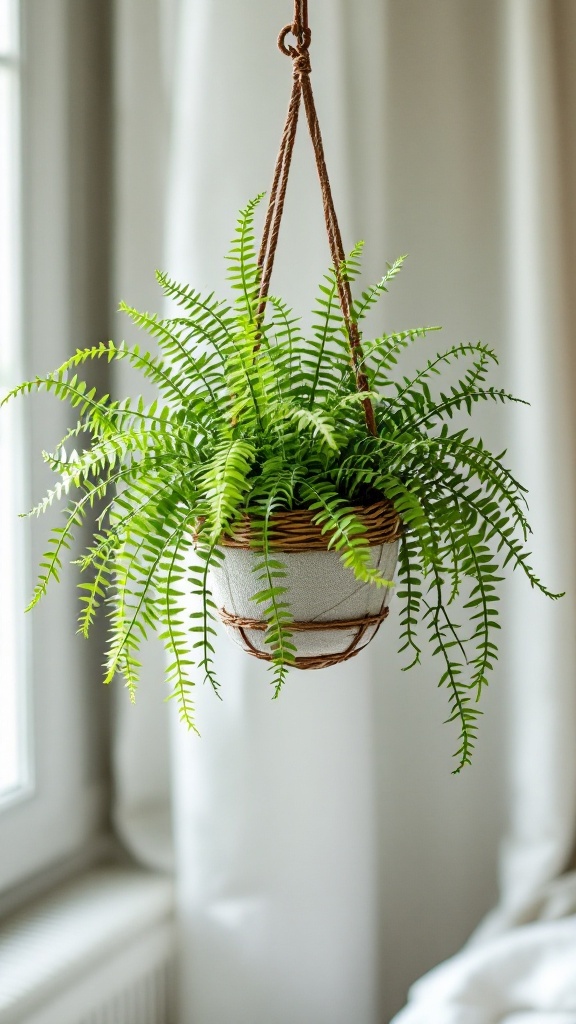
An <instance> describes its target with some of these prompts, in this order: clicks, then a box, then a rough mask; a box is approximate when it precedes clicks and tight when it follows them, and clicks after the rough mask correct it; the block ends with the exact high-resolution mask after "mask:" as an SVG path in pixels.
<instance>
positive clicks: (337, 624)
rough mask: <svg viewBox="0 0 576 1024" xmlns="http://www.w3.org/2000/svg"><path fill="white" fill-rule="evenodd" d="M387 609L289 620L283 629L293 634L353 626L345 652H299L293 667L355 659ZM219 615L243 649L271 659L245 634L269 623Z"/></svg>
mask: <svg viewBox="0 0 576 1024" xmlns="http://www.w3.org/2000/svg"><path fill="white" fill-rule="evenodd" d="M389 611H390V609H389V608H388V607H386V608H383V609H382V611H381V612H380V614H379V615H367V616H366V617H365V618H363V619H350V620H349V621H344V620H334V621H332V622H291V623H290V625H289V626H287V627H286V628H287V629H288V630H290V632H292V633H297V632H306V633H308V632H331V631H332V630H350V629H354V635H353V637H352V638H351V640H350V643H349V644H348V647H346V649H345V650H344V651H341V652H339V653H338V654H313V655H300V656H297V657H296V658H294V662H293V665H294V668H301V669H320V668H330V667H331V666H332V665H339V664H341V663H342V662H343V661H349V660H350V658H355V657H356V655H357V654H360V652H361V651H363V650H364V648H365V647H366V646H367V644H369V643H370V641H371V640H373V639H374V637H375V636H376V633H377V632H378V630H379V629H380V626H381V625H382V623H383V622H384V621H385V620H386V619H387V617H388V614H389ZM218 614H219V615H220V618H221V619H222V622H223V623H224V625H225V626H228V627H232V628H233V629H236V630H237V631H238V633H239V634H240V637H241V638H242V642H243V644H244V649H245V650H246V652H247V653H248V654H251V655H252V656H253V657H254V658H259V659H260V660H261V661H272V659H273V654H271V653H269V652H268V651H261V650H260V649H259V648H258V647H255V646H254V644H253V643H252V642H251V640H250V638H249V636H248V635H247V633H246V631H247V630H258V631H259V632H264V631H265V630H266V629H268V623H267V622H262V621H260V620H259V619H243V618H241V617H240V616H238V615H231V614H230V613H229V612H227V611H226V609H225V608H220V609H219V613H218ZM371 627H372V628H373V632H372V633H371V634H370V636H368V638H367V640H366V642H365V643H362V640H364V637H365V636H366V633H367V632H368V630H369V629H370V628H371Z"/></svg>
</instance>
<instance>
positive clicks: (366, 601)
mask: <svg viewBox="0 0 576 1024" xmlns="http://www.w3.org/2000/svg"><path fill="white" fill-rule="evenodd" d="M398 545H399V541H398V540H394V541H392V542H390V543H384V544H376V545H374V546H372V547H371V548H370V551H371V555H372V565H373V566H374V567H377V568H378V569H380V571H381V573H382V575H383V576H384V578H385V579H388V580H392V579H393V577H394V572H395V569H396V563H397V560H398ZM220 553H221V555H222V563H221V564H220V565H219V566H217V567H213V568H212V569H211V587H212V595H213V598H214V601H215V603H216V606H217V607H218V609H219V610H220V611H222V612H224V613H225V616H224V621H225V624H226V618H227V616H230V615H231V616H234V617H236V618H240V619H241V620H257V619H258V620H260V619H263V618H264V615H263V609H262V607H261V606H260V605H258V604H256V602H255V601H254V600H252V599H253V597H254V595H255V594H257V593H258V592H259V591H260V590H262V589H263V584H262V583H261V582H259V581H258V578H257V575H256V573H254V572H253V571H252V569H253V567H254V566H255V565H257V564H258V563H259V562H262V554H261V553H259V552H256V551H252V550H250V549H247V548H233V547H226V548H221V549H220ZM273 557H274V558H275V559H278V560H279V561H281V562H282V563H283V565H284V566H285V567H286V570H287V576H286V578H285V579H283V580H281V581H279V584H278V585H282V586H285V587H286V588H287V593H286V595H284V597H283V598H282V600H283V601H287V602H288V604H289V605H290V609H291V615H292V620H293V621H295V622H298V623H306V622H314V623H324V622H327V623H329V622H335V621H336V622H346V623H348V622H350V620H362V619H364V618H366V617H378V616H380V615H381V613H382V610H383V609H384V608H387V606H388V603H389V601H390V597H391V588H386V589H385V588H378V587H375V586H374V585H373V584H369V583H361V582H359V581H358V580H357V579H356V577H355V576H354V574H353V572H352V571H351V570H350V569H347V568H346V567H345V566H344V565H343V564H342V562H341V560H340V556H339V555H338V553H337V552H335V551H303V552H297V553H293V552H289V553H287V552H283V551H274V553H273ZM379 624H380V623H379V622H375V623H371V624H369V625H364V626H363V627H362V625H359V626H356V625H353V624H351V625H349V626H348V625H347V626H346V628H344V629H332V630H330V629H326V630H321V631H320V630H316V629H310V630H302V631H301V630H300V629H299V630H298V631H294V633H293V637H292V639H293V643H294V644H295V646H296V649H297V655H296V656H297V657H298V658H304V659H307V658H317V657H328V656H334V661H335V662H336V661H337V660H338V656H347V657H350V656H352V653H353V652H357V651H358V650H361V649H362V648H363V647H364V646H365V645H366V644H367V643H369V641H370V640H371V639H372V637H373V636H374V635H375V633H376V632H377V630H378V627H379ZM226 629H227V631H228V632H229V633H230V635H231V637H232V639H233V640H234V641H235V642H236V643H238V644H240V646H242V647H243V648H244V649H245V650H248V651H249V652H250V653H252V654H254V653H258V654H260V655H262V654H264V655H266V654H268V653H269V648H268V647H267V645H266V643H265V641H264V635H265V634H264V632H263V631H262V630H258V629H250V628H244V627H243V628H242V629H239V628H237V627H236V626H234V625H230V624H227V625H226ZM251 648H252V650H251ZM299 667H302V668H312V667H322V666H314V665H307V664H306V663H303V664H301V665H300V666H299Z"/></svg>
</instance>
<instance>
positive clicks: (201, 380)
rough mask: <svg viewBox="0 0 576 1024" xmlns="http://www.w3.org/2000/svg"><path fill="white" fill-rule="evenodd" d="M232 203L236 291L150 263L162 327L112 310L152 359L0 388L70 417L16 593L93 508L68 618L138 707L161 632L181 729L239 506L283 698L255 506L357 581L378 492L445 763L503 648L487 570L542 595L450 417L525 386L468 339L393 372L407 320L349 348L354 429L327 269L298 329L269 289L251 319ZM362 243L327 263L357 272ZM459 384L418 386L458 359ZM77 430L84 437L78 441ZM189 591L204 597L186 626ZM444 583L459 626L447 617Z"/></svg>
mask: <svg viewBox="0 0 576 1024" xmlns="http://www.w3.org/2000/svg"><path fill="white" fill-rule="evenodd" d="M260 198H261V197H258V199H256V200H254V201H253V202H251V203H250V204H249V205H248V206H247V208H246V209H245V210H243V211H242V212H241V214H240V217H239V221H238V224H237V229H236V233H235V236H234V240H233V243H232V247H231V250H230V253H229V276H230V281H231V285H232V289H233V291H234V293H235V295H234V299H233V301H231V302H226V301H223V300H221V299H218V298H216V297H215V296H214V295H213V294H211V295H208V296H204V295H201V294H200V293H199V292H197V291H195V290H193V289H192V288H189V287H181V286H180V285H178V284H176V283H175V282H174V281H172V280H170V279H169V278H168V277H167V276H166V275H165V274H161V273H159V274H158V275H157V277H158V281H159V284H160V285H161V287H162V289H163V291H164V293H165V295H166V296H167V297H168V298H169V299H171V300H172V301H173V302H174V303H175V304H177V315H174V316H171V317H169V318H167V319H162V318H160V317H158V316H156V315H149V314H147V313H139V312H138V311H137V310H135V309H131V308H130V307H128V306H126V305H122V307H121V308H122V309H123V310H124V311H125V312H126V313H127V314H128V316H129V317H130V318H131V319H132V320H133V321H134V323H135V324H137V325H138V327H140V328H142V329H143V330H144V331H145V332H147V333H148V334H149V335H151V336H152V337H153V338H154V339H156V342H157V349H158V353H159V354H152V353H151V352H149V351H147V350H146V349H143V348H141V347H139V346H135V345H133V346H129V345H126V344H120V345H116V344H115V343H114V342H112V341H110V342H108V343H103V344H100V345H97V346H95V347H92V348H85V349H82V350H78V351H77V352H76V354H75V355H73V356H72V358H70V359H68V360H67V361H66V362H65V363H64V364H63V365H62V366H60V367H59V368H58V369H57V370H55V371H54V372H52V373H48V374H46V375H45V376H44V377H36V378H35V379H34V380H31V381H27V382H24V383H22V384H20V385H19V386H18V387H15V388H14V389H13V390H12V391H11V392H10V393H9V394H8V395H6V396H5V397H4V399H3V403H2V404H4V403H5V402H7V401H9V400H11V399H12V398H14V397H15V396H17V395H21V394H26V393H29V392H33V391H47V392H51V393H52V394H54V395H55V396H56V397H57V398H58V399H61V400H62V401H64V402H67V403H69V404H70V406H72V408H74V409H75V410H76V414H77V417H78V419H77V423H76V425H75V426H74V427H73V428H72V429H70V430H69V431H68V433H67V435H66V437H65V438H63V440H62V441H61V442H60V443H59V444H58V445H57V447H56V450H55V451H54V452H53V453H48V452H45V453H44V459H45V460H46V462H47V463H48V464H49V466H50V467H51V469H52V470H53V471H54V473H55V474H56V476H57V482H56V484H55V486H54V487H53V489H51V490H50V491H49V492H48V493H47V495H46V496H45V497H44V498H43V500H42V501H41V502H40V503H39V504H38V505H37V506H36V507H35V508H33V509H32V510H31V512H30V513H28V514H29V515H39V514H40V513H41V512H44V511H46V510H47V509H48V508H49V507H50V506H51V505H52V504H53V503H54V502H56V501H58V500H60V499H64V501H65V502H66V508H65V521H64V525H62V526H60V527H58V528H57V529H55V530H54V531H53V533H52V535H51V538H50V541H49V545H48V548H47V551H46V553H45V555H44V557H43V560H42V564H41V569H40V576H39V579H38V583H37V585H36V588H35V590H34V594H33V597H32V600H31V602H30V605H29V607H30V608H31V607H33V606H34V605H35V604H36V603H37V602H38V601H39V600H40V598H41V597H42V596H43V595H44V594H45V592H46V589H47V587H48V585H49V583H50V581H51V580H58V577H59V573H60V570H61V567H62V560H63V558H64V557H65V556H66V554H67V552H68V551H69V549H70V547H71V543H72V540H73V536H74V533H75V531H76V530H77V528H78V527H79V526H80V525H81V524H82V522H83V521H84V519H85V517H86V515H87V513H88V512H89V510H90V509H91V508H93V507H94V506H97V508H98V516H97V520H96V522H97V527H96V529H95V531H94V533H93V536H92V538H91V541H90V544H89V546H88V548H87V550H86V551H85V553H84V554H83V555H82V557H81V558H80V559H79V565H80V569H81V582H80V583H79V587H80V595H81V610H80V620H79V628H80V631H81V632H82V633H84V634H85V635H88V633H89V630H90V627H91V625H92V623H93V622H94V618H95V615H96V613H97V609H98V607H99V606H100V605H101V604H103V603H105V604H106V606H107V609H108V616H109V640H108V648H107V655H106V668H105V681H106V682H110V681H111V680H112V678H113V677H114V676H115V675H116V673H120V674H121V675H122V676H123V678H124V680H125V683H126V685H127V687H128V689H129V691H130V696H131V698H132V699H134V695H135V693H136V688H137V684H138V675H139V669H140V664H139V660H138V655H139V647H140V645H141V642H142V640H143V639H144V638H145V637H146V636H147V635H148V633H149V632H151V631H154V630H156V631H158V632H159V634H160V637H161V639H162V641H163V642H164V645H165V647H166V651H167V652H168V659H169V664H168V669H167V673H168V680H169V682H170V686H171V693H172V696H173V697H174V698H175V699H176V700H177V701H178V704H179V709H180V715H181V717H182V719H183V720H184V721H185V722H186V724H187V725H188V726H189V727H190V728H192V729H196V724H195V718H194V706H193V700H192V691H193V687H194V685H195V684H196V682H197V681H198V680H199V679H200V680H208V681H209V682H210V683H211V685H212V686H213V687H214V689H215V690H216V692H218V687H219V683H218V679H217V678H216V675H215V671H214V664H213V656H214V639H215V616H216V608H215V605H214V602H213V600H212V597H211V593H210V569H211V567H212V566H214V565H217V564H218V562H219V560H220V559H221V557H222V553H221V549H220V548H219V543H218V542H219V539H220V537H221V536H222V534H223V533H226V532H228V531H230V530H232V529H233V527H234V524H235V523H236V522H237V521H238V520H239V518H240V517H241V516H243V515H245V514H246V513H248V514H249V515H250V516H251V517H253V519H254V522H255V523H257V524H258V529H259V536H260V537H261V544H260V545H259V547H260V550H261V559H260V561H259V562H258V565H257V566H256V569H255V571H256V572H257V574H258V580H259V584H261V589H260V591H259V593H258V595H257V597H256V601H257V603H258V604H259V605H260V606H261V610H263V612H264V614H265V616H266V619H267V622H268V631H267V633H266V642H267V644H268V646H269V649H270V651H271V654H272V658H273V660H272V681H273V687H274V696H275V697H277V696H278V694H279V692H280V690H281V687H282V685H283V683H284V681H285V679H286V673H287V671H288V669H289V667H290V665H291V664H292V663H293V662H294V655H295V645H294V642H293V638H292V636H291V634H290V629H289V625H290V608H289V606H288V603H287V601H286V581H285V570H284V566H283V563H282V560H281V557H280V556H279V555H278V553H277V552H274V553H272V552H271V551H270V550H269V545H268V538H269V527H270V520H271V517H272V516H273V515H274V513H275V512H277V511H278V510H291V509H298V508H307V509H310V510H312V511H313V513H314V517H315V521H316V522H317V523H319V524H321V526H322V527H323V528H324V529H325V530H326V531H328V532H329V533H330V535H331V542H330V543H331V545H332V546H333V547H334V548H335V549H336V550H338V551H339V553H340V556H341V558H342V561H343V562H344V563H345V565H346V566H348V567H349V568H350V569H351V570H352V571H353V573H354V574H355V576H356V577H357V578H358V580H361V581H364V582H368V583H370V584H373V585H374V586H377V587H378V586H388V585H389V581H387V580H385V579H383V578H382V576H381V575H380V573H379V571H378V570H377V569H375V568H374V567H373V565H372V563H371V559H370V548H369V545H368V541H367V539H366V537H365V536H364V532H363V526H362V523H361V522H360V520H359V519H358V517H357V515H356V514H355V513H354V507H355V506H359V505H364V504H367V503H369V502H371V501H373V500H377V499H378V498H381V497H383V496H384V497H386V498H387V499H389V500H390V501H391V502H392V503H393V504H394V506H395V508H396V511H397V512H398V513H399V515H400V517H401V520H402V524H403V532H402V539H401V546H400V555H399V568H398V581H397V584H396V601H397V602H398V604H399V606H400V612H399V621H400V650H401V652H403V654H404V655H405V658H406V668H411V667H412V666H414V665H416V664H417V663H418V662H419V661H420V657H421V651H422V645H423V642H424V640H425V639H426V637H427V638H428V640H429V642H430V643H431V645H432V648H433V651H434V654H436V655H437V656H438V658H439V660H440V663H441V668H440V680H439V682H440V685H442V686H444V687H445V688H446V689H447V691H448V697H449V705H450V713H449V718H448V721H454V722H457V723H458V725H459V733H460V741H459V745H458V750H457V752H456V758H457V767H456V771H459V770H460V769H461V767H462V766H463V765H465V764H468V763H469V762H470V759H471V753H472V749H473V746H474V741H475V737H476V733H477V727H478V717H479V714H480V711H479V707H478V700H479V697H480V695H481V692H482V690H483V688H484V686H485V685H486V683H487V681H488V677H489V674H490V671H491V669H492V668H493V666H494V662H495V660H496V658H497V644H496V634H497V630H498V628H499V625H498V584H499V582H500V580H501V578H502V576H501V573H502V569H503V568H504V567H505V566H506V565H507V564H508V563H511V564H512V565H513V566H514V568H517V569H519V570H521V571H522V572H523V573H524V574H525V575H526V576H527V578H528V581H529V583H530V584H531V586H532V587H536V588H538V589H539V590H541V591H542V592H543V593H544V594H546V595H547V596H548V597H552V598H555V597H558V596H560V595H557V594H552V593H550V592H549V591H548V590H547V589H546V588H545V587H544V586H543V584H542V583H541V582H540V580H539V579H538V578H537V576H536V575H535V573H534V571H533V569H532V568H531V565H530V562H529V557H530V556H529V554H528V553H527V551H526V541H527V538H528V535H529V533H530V526H529V524H528V521H527V518H526V496H525V489H524V488H523V486H522V485H521V484H520V483H519V482H518V481H517V480H516V479H515V478H514V476H513V475H512V474H511V473H510V471H509V470H508V469H506V468H505V466H504V464H503V462H502V459H503V457H504V454H505V453H501V454H498V455H494V454H492V453H491V452H490V451H489V450H488V449H487V447H486V446H485V444H484V443H483V442H482V440H479V439H477V438H475V437H474V436H473V435H472V434H471V433H470V432H469V431H468V430H467V429H465V428H463V427H462V426H457V427H455V425H454V422H453V419H454V415H455V414H456V413H464V414H467V415H469V414H471V413H472V412H473V409H474V406H476V405H477V404H478V403H485V402H490V403H506V402H516V401H519V399H517V398H515V397H514V396H513V395H510V394H508V393H507V392H506V391H504V390H502V389H499V388H497V387H495V386H494V385H492V384H488V383H487V377H488V373H489V370H490V369H491V367H492V365H493V364H494V363H496V362H497V360H496V356H495V354H494V352H493V351H492V349H490V348H489V347H488V346H486V345H484V344H480V343H478V344H468V343H466V344H458V345H453V346H452V347H450V348H448V349H447V350H445V351H443V352H440V353H439V354H435V355H434V356H432V357H429V358H427V359H426V360H425V362H424V364H423V366H422V368H421V369H420V370H419V372H417V373H415V374H413V375H410V376H406V375H402V374H399V373H398V370H397V363H398V360H399V358H400V357H401V355H402V353H403V351H404V350H405V349H406V348H407V347H408V346H409V345H412V344H413V343H415V342H418V341H420V340H422V339H426V338H427V337H428V335H429V334H431V333H432V332H434V331H436V330H437V329H438V328H435V327H428V328H416V329H412V330H406V331H402V332H399V333H395V334H384V335H382V336H380V337H378V338H376V339H374V340H372V341H364V342H363V369H364V371H365V373H366V374H367V377H368V380H369V385H370V389H371V391H370V397H371V399H372V401H373V403H374V405H375V411H376V419H377V426H378V435H377V436H371V435H370V434H368V432H367V430H366V426H365V423H364V417H363V410H362V405H361V402H360V399H359V395H358V392H357V390H356V381H355V375H354V372H353V370H352V367H351V365H350V353H349V348H348V337H347V332H346V327H345V324H344V321H343V318H342V314H341V312H340V308H339V305H338V288H337V284H338V282H337V272H336V270H335V269H330V270H329V271H328V273H327V274H326V276H325V278H324V280H323V281H322V284H321V285H320V290H319V295H318V299H317V302H316V304H315V307H314V310H313V316H312V326H311V330H310V331H309V332H304V331H303V330H302V327H301V323H300V321H299V319H298V318H296V317H295V316H294V314H293V312H292V311H291V310H290V309H289V308H288V307H287V306H286V305H285V304H284V302H282V301H281V300H280V299H278V298H273V297H269V298H268V300H267V308H266V315H265V317H264V319H263V320H262V319H261V318H259V317H258V315H257V305H258V300H257V296H258V289H259V269H258V265H257V260H256V255H255V248H254V214H255V210H256V206H257V204H258V202H259V199H260ZM361 251H362V245H361V244H359V245H357V246H356V248H355V249H354V250H353V252H352V253H351V255H350V257H349V259H348V260H347V261H346V263H345V264H344V265H343V266H342V267H340V268H339V273H341V274H344V275H346V276H347V277H348V279H349V280H350V281H351V282H353V281H354V280H355V279H356V278H357V276H358V273H359V267H360V256H361ZM403 262H404V257H401V258H400V259H398V260H397V261H396V262H395V263H392V264H391V265H389V266H388V268H387V272H386V274H385V275H384V277H383V278H382V279H381V280H380V281H379V282H378V284H376V285H375V286H374V287H372V288H369V289H367V290H366V291H362V292H361V293H360V294H359V296H358V297H357V299H356V300H355V302H354V305H353V309H352V316H353V319H354V320H355V321H356V322H357V323H358V325H361V324H362V321H363V320H364V318H365V317H366V315H367V313H368V312H369V310H371V309H372V307H373V306H374V304H375V303H376V302H377V301H378V299H379V298H380V297H381V296H382V295H383V294H384V293H385V292H386V291H387V288H388V285H389V283H390V282H391V281H392V279H393V278H394V277H395V276H396V275H397V274H398V272H399V271H400V269H401V267H402V264H403ZM90 360H107V361H112V360H115V361H117V362H120V361H126V362H127V363H129V364H130V365H131V366H133V367H134V368H135V369H136V370H137V371H140V372H141V373H142V375H143V376H144V377H145V378H147V379H148V380H149V381H151V382H152V384H153V385H154V386H155V387H156V389H157V392H158V397H157V399H156V400H155V401H153V402H152V403H151V404H147V403H146V402H145V401H144V400H143V399H142V398H135V399H132V398H130V399H125V400H122V401H118V400H116V399H113V398H110V397H109V396H101V395H99V394H97V393H96V390H95V389H93V388H89V387H88V385H87V384H86V382H85V381H84V380H83V379H82V378H81V376H80V375H79V373H81V368H82V367H83V366H84V364H86V363H88V362H89V361H90ZM456 363H461V364H462V365H463V367H464V369H463V371H462V374H461V376H460V379H459V381H458V383H457V384H455V385H452V386H450V387H445V388H444V389H442V387H441V386H440V387H439V388H434V385H435V383H437V382H439V381H441V376H442V373H443V371H444V370H446V369H447V368H448V367H450V366H451V365H452V364H456ZM76 438H82V439H83V440H85V439H86V438H88V443H87V445H86V447H84V449H83V450H82V451H80V452H78V451H76V450H75V449H74V448H73V445H74V443H75V439H76ZM190 589H192V591H193V592H194V593H195V594H196V595H197V596H198V597H199V602H197V603H196V605H195V607H196V608H197V609H199V610H195V611H193V613H192V616H191V618H190V612H189V606H188V595H189V593H190ZM459 595H464V598H463V601H462V598H461V600H460V604H459V606H458V607H459V614H461V613H462V603H463V605H464V614H465V621H464V622H463V623H462V622H456V621H455V618H456V617H455V613H454V611H453V609H454V608H455V607H456V605H455V602H456V599H457V597H458V596H459Z"/></svg>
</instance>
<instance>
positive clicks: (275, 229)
mask: <svg viewBox="0 0 576 1024" xmlns="http://www.w3.org/2000/svg"><path fill="white" fill-rule="evenodd" d="M290 33H292V35H293V37H294V40H295V43H296V45H295V46H293V45H291V44H288V43H287V42H286V39H287V36H288V35H289V34H290ZM311 40H312V33H311V31H310V27H309V24H308V0H294V21H293V22H292V24H291V25H286V26H285V27H284V28H283V29H282V31H281V33H280V35H279V37H278V48H279V49H280V50H281V52H282V53H283V54H285V55H286V56H287V57H291V58H292V62H293V75H294V80H293V84H292V93H291V96H290V104H289V106H288V114H287V117H286V123H285V125H284V131H283V133H282V140H281V143H280V151H279V153H278V158H277V160H276V167H275V170H274V178H273V181H272V188H271V190H270V199H269V201H268V209H267V211H266V220H265V223H264V231H263V234H262V244H261V246H260V253H259V257H258V266H259V267H260V271H261V284H260V292H259V300H260V302H259V306H258V311H257V317H258V318H259V317H261V316H262V315H263V313H264V309H265V307H266V298H267V296H268V292H269V288H270V280H271V277H272V268H273V266H274V257H275V255H276V248H277V245H278V234H279V231H280V223H281V220H282V213H283V211H284V200H285V198H286V187H287V185H288V176H289V173H290V164H291V162H292V153H293V152H294V142H295V139H296V129H297V127H298V115H299V113H300V103H301V101H302V100H303V101H304V109H305V111H306V119H307V122H308V129H309V132H310V138H311V140H312V146H313V149H314V156H315V158H316V167H317V169H318V177H319V179H320V188H321V191H322V203H323V206H324V219H325V221H326V230H327V233H328V243H329V246H330V255H331V257H332V262H333V264H334V269H335V272H336V282H337V287H338V297H339V300H340V307H341V309H342V316H343V318H344V323H345V324H346V331H347V333H348V341H349V344H350V355H351V362H352V367H353V370H354V374H355V377H356V387H357V389H358V391H359V392H360V393H361V394H362V393H363V392H364V393H366V397H365V398H364V399H363V400H362V405H363V407H364V416H365V419H366V426H367V428H368V431H369V433H370V434H372V435H373V436H374V437H376V436H377V434H378V430H377V427H376V419H375V416H374V407H373V405H372V402H371V400H370V398H369V397H368V392H369V391H370V386H369V384H368V379H367V377H366V374H365V373H364V371H363V369H362V362H363V355H362V345H361V338H360V331H359V329H358V324H357V323H356V321H355V320H354V317H353V314H352V292H351V289H350V282H349V280H348V278H347V276H346V274H345V272H344V271H343V263H344V260H345V252H344V246H343V244H342V235H341V232H340V226H339V224H338V218H337V216H336V210H335V208H334V200H333V198H332V189H331V188H330V179H329V177H328V169H327V167H326V158H325V155H324V146H323V143H322V134H321V132H320V124H319V121H318V114H317V112H316V104H315V102H314V94H313V92H312V85H311V82H310V72H311V70H312V68H311V65H310V56H309V53H308V51H309V48H310V42H311ZM257 347H258V346H256V348H257Z"/></svg>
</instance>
